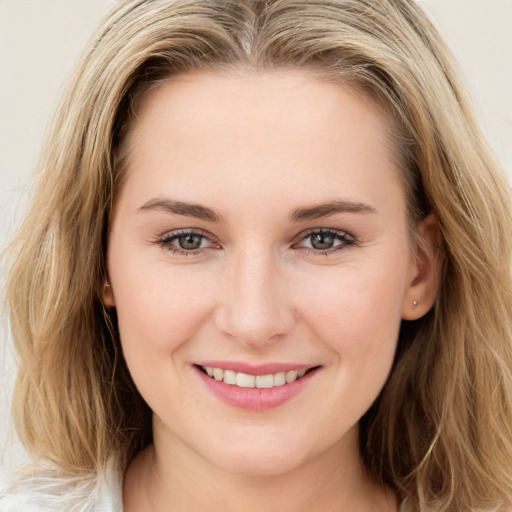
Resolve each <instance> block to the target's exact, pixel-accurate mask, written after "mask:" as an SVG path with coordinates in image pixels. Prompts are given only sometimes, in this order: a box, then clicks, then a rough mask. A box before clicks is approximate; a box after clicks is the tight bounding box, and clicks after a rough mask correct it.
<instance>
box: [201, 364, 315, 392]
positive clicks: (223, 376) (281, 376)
mask: <svg viewBox="0 0 512 512" xmlns="http://www.w3.org/2000/svg"><path fill="white" fill-rule="evenodd" d="M203 369H204V370H205V372H206V374H207V375H208V376H209V377H211V378H213V379H215V380H218V381H223V382H224V384H229V385H231V386H239V387H241V388H259V389H270V388H273V387H276V386H284V385H285V384H291V383H292V382H295V381H296V380H297V379H299V378H300V377H303V376H304V375H305V374H306V371H307V370H306V369H303V370H291V371H289V372H278V373H274V374H269V375H257V376H254V375H248V374H247V373H242V372H234V371H232V370H223V369H222V368H212V367H211V366H203Z"/></svg>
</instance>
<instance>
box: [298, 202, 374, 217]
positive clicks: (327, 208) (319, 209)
mask: <svg viewBox="0 0 512 512" xmlns="http://www.w3.org/2000/svg"><path fill="white" fill-rule="evenodd" d="M337 213H377V210H376V209H375V208H374V207H373V206H370V205H369V204H365V203H361V202H357V201H356V202H354V201H349V200H345V199H339V200H335V201H330V202H328V203H323V204H318V205H315V206H311V207H309V208H298V209H297V210H294V211H293V212H292V214H291V216H290V218H291V220H292V221H294V222H300V221H305V220H313V219H321V218H322V217H328V216H330V215H335V214H337Z"/></svg>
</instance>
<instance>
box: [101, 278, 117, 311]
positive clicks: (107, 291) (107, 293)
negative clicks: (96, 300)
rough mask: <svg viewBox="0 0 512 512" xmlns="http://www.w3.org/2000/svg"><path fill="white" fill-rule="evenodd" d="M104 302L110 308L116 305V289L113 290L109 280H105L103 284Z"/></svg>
mask: <svg viewBox="0 0 512 512" xmlns="http://www.w3.org/2000/svg"><path fill="white" fill-rule="evenodd" d="M102 299H103V304H105V306H107V307H108V308H113V307H114V306H115V305H116V302H115V300H114V290H112V286H111V285H110V283H109V282H108V281H105V284H104V285H103V293H102Z"/></svg>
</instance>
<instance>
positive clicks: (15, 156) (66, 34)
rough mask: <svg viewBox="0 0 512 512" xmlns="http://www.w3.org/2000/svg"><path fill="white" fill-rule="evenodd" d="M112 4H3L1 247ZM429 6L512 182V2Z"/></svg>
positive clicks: (6, 379)
mask: <svg viewBox="0 0 512 512" xmlns="http://www.w3.org/2000/svg"><path fill="white" fill-rule="evenodd" d="M375 1H379V0H375ZM110 3H111V1H110V0H0V247H3V246H4V245H5V243H6V241H7V240H8V239H9V238H10V237H11V236H12V234H13V232H14V230H15V227H16V225H17V223H18V222H19V218H20V215H21V212H22V211H23V208H24V206H25V203H26V199H27V196H28V193H29V190H30V177H31V175H32V172H33V169H34V165H35V161H36V158H37V154H38V151H39V147H40V143H41V138H42V136H43V132H44V130H45V126H46V125H47V123H48V119H49V117H50V113H51V111H52V110H53V108H54V106H55V104H56V101H57V97H58V94H59V91H60V90H61V88H62V84H63V82H64V81H65V78H66V77H67V76H68V75H69V73H70V72H71V69H72V67H73V63H74V62H75V61H76V59H77V56H78V54H79V52H80V50H81V48H82V46H83V45H84V43H85V41H86V40H87V39H88V37H89V35H90V34H91V32H92V30H93V27H94V26H95V25H96V23H97V21H98V20H99V19H100V18H101V17H102V15H103V14H104V13H105V11H106V9H107V7H108V5H109V4H110ZM422 3H424V4H425V6H426V8H427V9H428V11H429V12H431V13H432V15H433V17H434V18H435V20H436V23H437V25H438V26H439V28H440V30H441V32H442V33H443V34H444V35H445V36H446V38H447V39H448V41H449V43H450V45H451V47H452V49H453V50H454V52H455V54H456V55H457V57H458V58H459V61H460V64H461V66H462V68H463V72H464V73H465V75H466V77H467V79H468V81H469V84H470V87H471V90H472V92H473V95H474V99H475V102H476V106H477V111H478V115H479V117H480V120H481V123H482V125H483V128H484V131H485V133H486V134H487V138H488V139H489V141H490V143H491V146H492V147H493V148H494V150H495V151H496V153H497V154H498V156H499V158H500V160H501V162H502V164H503V166H504V167H505V169H506V170H507V172H508V175H509V176H510V177H511V178H512V30H510V26H511V24H512V0H424V1H423V2H422ZM2 290H3V278H2V274H1V273H0V295H3V293H2ZM1 325H2V330H0V446H2V445H4V444H5V443H4V442H3V441H4V438H5V436H6V432H7V425H8V421H7V415H8V414H7V410H8V403H9V396H10V390H11V386H12V380H13V377H14V362H13V361H14V360H13V357H12V352H11V349H10V340H9V336H8V334H7V326H6V321H5V320H3V321H2V322H1ZM9 445H11V442H9ZM1 455H2V450H1V448H0V456H1ZM8 455H9V451H8V452H7V456H8ZM7 458H8V457H7Z"/></svg>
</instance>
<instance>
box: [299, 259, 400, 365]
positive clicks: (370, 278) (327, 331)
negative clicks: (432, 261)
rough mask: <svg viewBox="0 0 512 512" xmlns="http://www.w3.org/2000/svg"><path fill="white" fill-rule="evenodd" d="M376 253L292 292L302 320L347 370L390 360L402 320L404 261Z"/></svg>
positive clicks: (313, 279) (330, 272) (309, 280)
mask: <svg viewBox="0 0 512 512" xmlns="http://www.w3.org/2000/svg"><path fill="white" fill-rule="evenodd" d="M385 261H386V259H384V260H379V259H378V258H376V259H375V260H373V261H372V262H371V263H369V262H364V263H361V262H358V263H357V264H354V265H347V266H345V267H344V268H333V269H330V270H329V273H328V274H327V273H326V274H325V275H323V276H321V278H320V277H318V276H316V277H317V278H316V279H315V276H312V278H311V279H307V280H304V281H303V283H304V286H303V287H301V289H298V290H296V292H295V295H296V296H297V297H302V298H303V301H304V302H303V303H302V304H301V305H300V306H299V308H300V309H301V310H302V312H303V313H304V321H305V322H306V323H307V324H308V325H309V326H310V328H311V329H312V330H314V331H315V335H316V337H317V338H318V339H321V340H322V341H323V343H324V344H325V345H326V346H327V347H329V349H330V350H331V351H332V352H334V353H336V355H337V357H338V358H339V359H340V361H341V364H343V365H346V367H347V369H348V371H350V372H352V371H355V370H356V369H358V368H359V369H361V366H362V365H366V364H367V365H370V366H375V367H378V366H379V365H380V364H381V362H383V359H384V363H385V364H387V362H389V361H390V360H392V358H393V355H394V350H395V348H396V342H397V338H398V331H399V328H400V323H401V305H402V297H403V294H404V290H405V283H406V271H405V270H406V268H407V260H406V258H404V257H403V256H402V257H400V255H398V257H397V258H396V259H394V263H393V264H385V263H384V262H385Z"/></svg>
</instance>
